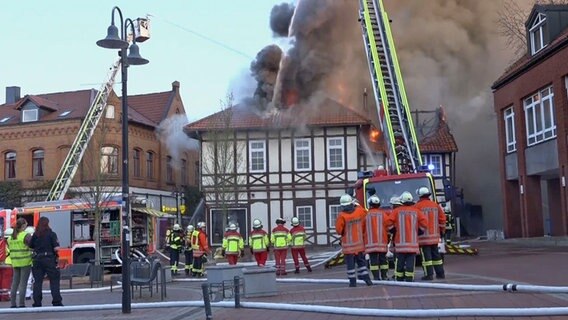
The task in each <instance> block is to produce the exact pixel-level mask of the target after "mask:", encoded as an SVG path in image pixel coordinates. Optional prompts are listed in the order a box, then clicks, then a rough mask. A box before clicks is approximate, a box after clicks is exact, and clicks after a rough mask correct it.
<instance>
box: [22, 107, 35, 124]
mask: <svg viewBox="0 0 568 320" xmlns="http://www.w3.org/2000/svg"><path fill="white" fill-rule="evenodd" d="M37 120H38V110H37V108H35V109H28V110H22V122H33V121H37Z"/></svg>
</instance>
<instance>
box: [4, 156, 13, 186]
mask: <svg viewBox="0 0 568 320" xmlns="http://www.w3.org/2000/svg"><path fill="white" fill-rule="evenodd" d="M4 177H5V178H6V179H16V153H15V152H13V151H10V152H7V153H6V155H4Z"/></svg>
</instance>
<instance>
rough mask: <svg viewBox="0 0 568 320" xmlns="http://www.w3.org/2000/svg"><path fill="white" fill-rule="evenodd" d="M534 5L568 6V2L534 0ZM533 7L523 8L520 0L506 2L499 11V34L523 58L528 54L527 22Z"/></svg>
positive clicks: (565, 0) (567, 0)
mask: <svg viewBox="0 0 568 320" xmlns="http://www.w3.org/2000/svg"><path fill="white" fill-rule="evenodd" d="M532 2H533V4H567V3H568V0H534V1H532ZM530 10H532V6H522V4H520V3H519V1H518V0H505V1H504V2H503V6H502V8H501V10H500V11H499V19H498V20H497V23H498V26H499V34H501V35H502V36H503V37H504V38H505V39H506V41H507V46H508V47H509V48H511V49H513V50H514V51H515V55H518V56H522V55H523V54H524V53H525V52H526V48H527V37H526V29H525V22H526V20H527V18H528V15H529V13H530Z"/></svg>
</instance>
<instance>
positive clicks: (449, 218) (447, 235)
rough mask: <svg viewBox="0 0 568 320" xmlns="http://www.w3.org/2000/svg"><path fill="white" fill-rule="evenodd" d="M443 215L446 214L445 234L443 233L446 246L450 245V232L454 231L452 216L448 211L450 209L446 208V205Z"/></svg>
mask: <svg viewBox="0 0 568 320" xmlns="http://www.w3.org/2000/svg"><path fill="white" fill-rule="evenodd" d="M444 213H445V214H446V232H445V233H444V239H445V240H446V244H452V232H453V231H454V216H453V215H452V212H451V211H450V208H448V205H447V204H446V207H445V208H444Z"/></svg>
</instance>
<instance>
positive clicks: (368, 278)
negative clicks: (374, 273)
mask: <svg viewBox="0 0 568 320" xmlns="http://www.w3.org/2000/svg"><path fill="white" fill-rule="evenodd" d="M363 281H365V284H366V285H368V286H372V285H373V281H371V277H369V275H366V276H365V277H364V278H363Z"/></svg>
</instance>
